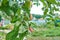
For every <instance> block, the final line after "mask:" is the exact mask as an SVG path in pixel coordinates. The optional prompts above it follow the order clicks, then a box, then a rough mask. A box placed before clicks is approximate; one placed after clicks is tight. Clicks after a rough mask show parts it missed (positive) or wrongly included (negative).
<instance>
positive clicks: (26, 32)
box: [19, 30, 28, 40]
mask: <svg viewBox="0 0 60 40" xmlns="http://www.w3.org/2000/svg"><path fill="white" fill-rule="evenodd" d="M27 34H28V30H26V31H25V32H23V33H20V34H19V39H20V40H23V38H24V37H25V36H27Z"/></svg>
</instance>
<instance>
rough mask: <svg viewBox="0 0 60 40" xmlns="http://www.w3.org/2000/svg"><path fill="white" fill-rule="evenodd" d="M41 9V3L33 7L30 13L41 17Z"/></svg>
mask: <svg viewBox="0 0 60 40" xmlns="http://www.w3.org/2000/svg"><path fill="white" fill-rule="evenodd" d="M42 7H43V4H42V3H41V2H40V5H39V6H36V5H33V6H32V8H31V11H30V13H31V14H40V15H43V11H42Z"/></svg>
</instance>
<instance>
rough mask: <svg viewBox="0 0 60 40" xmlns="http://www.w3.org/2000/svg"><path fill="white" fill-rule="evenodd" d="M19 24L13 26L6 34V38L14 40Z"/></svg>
mask: <svg viewBox="0 0 60 40" xmlns="http://www.w3.org/2000/svg"><path fill="white" fill-rule="evenodd" d="M18 31H19V26H17V27H15V29H13V30H12V31H11V32H9V33H8V34H7V35H6V40H15V38H16V37H17V35H18Z"/></svg>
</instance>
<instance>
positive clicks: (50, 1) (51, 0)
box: [47, 0, 56, 4]
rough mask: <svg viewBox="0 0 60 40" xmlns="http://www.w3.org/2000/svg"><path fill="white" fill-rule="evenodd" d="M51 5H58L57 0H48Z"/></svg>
mask: <svg viewBox="0 0 60 40" xmlns="http://www.w3.org/2000/svg"><path fill="white" fill-rule="evenodd" d="M47 1H48V2H49V3H51V4H56V1H55V0H47Z"/></svg>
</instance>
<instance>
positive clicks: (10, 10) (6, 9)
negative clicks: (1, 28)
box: [0, 0, 59, 40]
mask: <svg viewBox="0 0 60 40" xmlns="http://www.w3.org/2000/svg"><path fill="white" fill-rule="evenodd" d="M40 1H41V2H42V3H43V5H44V7H43V8H42V9H43V10H44V16H46V15H47V12H48V11H49V14H53V13H54V10H55V11H58V10H59V9H57V8H56V7H55V5H57V4H58V2H56V1H55V0H40ZM11 2H13V3H11ZM10 3H11V4H12V5H10ZM31 4H32V3H31V1H30V0H25V2H24V3H23V4H22V5H20V6H18V2H17V1H16V0H13V1H12V0H11V1H10V0H2V2H1V5H0V11H2V13H1V14H0V15H1V16H4V18H6V19H9V20H10V22H11V23H13V24H14V29H13V30H12V31H11V32H9V33H8V34H7V35H6V40H23V38H24V36H26V35H27V34H28V28H29V26H30V23H29V20H30V19H29V15H30V7H31ZM51 5H53V7H52V6H51ZM58 6H59V5H58ZM49 9H50V10H49ZM21 10H23V12H22V13H21ZM21 26H22V27H23V26H24V28H26V27H27V28H26V31H24V32H22V33H19V31H20V29H19V28H20V27H21ZM17 36H19V37H17Z"/></svg>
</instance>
